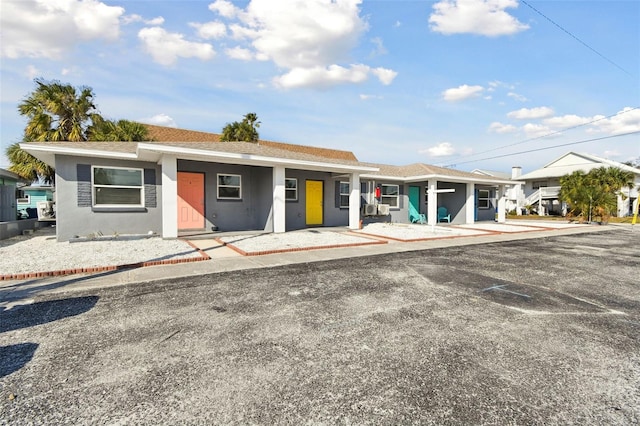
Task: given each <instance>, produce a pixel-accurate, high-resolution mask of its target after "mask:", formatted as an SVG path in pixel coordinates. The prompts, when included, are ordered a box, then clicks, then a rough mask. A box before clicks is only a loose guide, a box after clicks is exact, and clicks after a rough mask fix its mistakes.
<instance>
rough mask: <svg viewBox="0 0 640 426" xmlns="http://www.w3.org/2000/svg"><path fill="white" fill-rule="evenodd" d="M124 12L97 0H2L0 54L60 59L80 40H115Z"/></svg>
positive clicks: (13, 57)
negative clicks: (8, 0) (4, 0)
mask: <svg viewBox="0 0 640 426" xmlns="http://www.w3.org/2000/svg"><path fill="white" fill-rule="evenodd" d="M123 13H124V8H122V7H118V6H107V5H106V4H104V3H102V2H99V1H97V0H84V1H78V0H66V1H58V2H52V1H49V0H26V1H11V2H3V3H2V13H1V14H0V26H1V27H2V46H1V50H0V56H2V57H8V58H12V59H15V58H20V57H32V58H37V57H42V58H49V59H60V58H61V57H62V56H63V55H64V53H66V52H67V51H69V50H70V49H71V48H72V47H73V46H75V45H76V44H77V43H78V42H79V41H86V40H96V39H102V40H107V41H113V40H116V39H117V38H118V37H119V35H120V21H119V19H120V16H122V14H123Z"/></svg>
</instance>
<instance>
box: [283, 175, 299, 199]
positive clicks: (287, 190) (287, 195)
mask: <svg viewBox="0 0 640 426" xmlns="http://www.w3.org/2000/svg"><path fill="white" fill-rule="evenodd" d="M284 199H285V200H287V201H296V200H297V199H298V179H296V178H286V179H285V180H284Z"/></svg>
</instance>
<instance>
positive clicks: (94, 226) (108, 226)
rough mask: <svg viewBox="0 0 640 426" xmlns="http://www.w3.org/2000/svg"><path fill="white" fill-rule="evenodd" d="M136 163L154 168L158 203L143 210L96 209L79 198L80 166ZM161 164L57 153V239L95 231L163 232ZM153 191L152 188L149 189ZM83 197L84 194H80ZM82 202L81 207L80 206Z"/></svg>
mask: <svg viewBox="0 0 640 426" xmlns="http://www.w3.org/2000/svg"><path fill="white" fill-rule="evenodd" d="M79 164H81V165H90V166H104V167H134V168H142V169H151V170H155V185H153V186H154V188H155V197H156V202H155V207H150V206H149V205H150V203H147V207H145V209H143V210H142V211H96V210H95V209H94V208H92V207H91V206H86V200H84V201H83V200H79V193H78V168H77V166H78V165H79ZM161 182H162V175H161V171H160V166H158V165H157V164H155V163H146V162H140V161H126V160H110V159H103V158H85V157H72V156H60V155H57V156H56V234H57V238H58V241H67V240H69V239H71V238H73V237H74V236H87V235H91V234H96V233H102V234H103V235H112V234H115V233H118V234H146V233H147V232H149V231H152V232H154V233H158V234H161V233H162V208H161V206H162V189H161ZM147 192H148V193H150V192H151V191H147ZM81 198H82V195H81ZM79 202H80V205H82V207H79V206H78V205H79Z"/></svg>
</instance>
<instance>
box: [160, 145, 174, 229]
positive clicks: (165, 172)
mask: <svg viewBox="0 0 640 426" xmlns="http://www.w3.org/2000/svg"><path fill="white" fill-rule="evenodd" d="M162 238H178V160H177V159H176V157H175V156H173V155H163V156H162Z"/></svg>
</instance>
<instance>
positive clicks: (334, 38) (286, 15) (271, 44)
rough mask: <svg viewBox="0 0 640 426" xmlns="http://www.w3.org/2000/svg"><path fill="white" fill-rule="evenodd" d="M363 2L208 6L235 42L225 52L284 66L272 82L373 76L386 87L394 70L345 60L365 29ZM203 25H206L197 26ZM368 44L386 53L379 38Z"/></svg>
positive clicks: (267, 0) (321, 83)
mask: <svg viewBox="0 0 640 426" xmlns="http://www.w3.org/2000/svg"><path fill="white" fill-rule="evenodd" d="M361 3H362V0H331V1H329V0H289V1H286V2H285V1H278V2H274V1H272V0H251V1H250V2H249V4H248V5H247V6H246V7H245V8H244V9H242V8H238V7H236V6H234V5H233V4H232V3H231V2H229V1H227V0H216V1H215V2H214V3H212V4H211V5H210V6H209V9H210V10H211V11H213V12H214V13H216V14H217V15H218V17H219V18H224V19H225V21H226V24H227V29H228V31H229V34H230V37H231V38H233V39H234V40H236V41H237V42H238V43H239V46H237V47H235V48H233V49H228V50H227V54H228V55H230V56H232V57H235V58H239V59H243V60H249V59H255V60H259V61H267V60H268V61H272V62H273V63H274V64H275V65H277V66H278V67H279V68H281V69H284V72H283V74H282V75H280V76H277V77H275V78H274V79H273V83H274V84H275V85H276V86H279V87H283V88H293V87H328V86H332V85H336V84H342V83H360V82H363V81H365V80H367V79H368V78H369V76H370V75H374V76H376V77H377V78H378V79H379V81H380V82H381V83H382V84H385V85H388V84H391V82H392V81H393V80H394V79H395V77H396V76H397V72H395V71H393V70H390V69H386V68H371V67H369V66H368V65H366V64H351V65H346V64H344V62H345V61H348V60H350V59H351V55H350V52H351V51H352V50H353V49H354V48H355V47H356V46H357V45H358V43H359V42H360V40H361V37H362V35H363V34H364V33H365V32H366V31H367V30H368V29H369V26H368V23H367V22H366V20H365V19H364V18H362V17H361V16H360V4H361ZM201 25H208V24H201ZM371 42H372V43H373V44H374V45H375V47H376V49H375V51H374V53H375V54H376V55H380V54H384V53H386V49H385V48H384V46H383V44H382V40H381V39H380V38H374V39H372V40H371Z"/></svg>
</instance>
